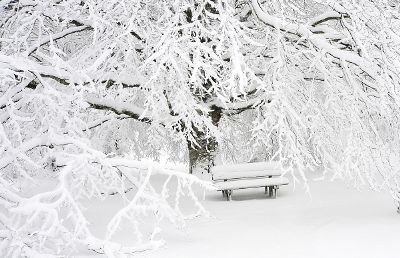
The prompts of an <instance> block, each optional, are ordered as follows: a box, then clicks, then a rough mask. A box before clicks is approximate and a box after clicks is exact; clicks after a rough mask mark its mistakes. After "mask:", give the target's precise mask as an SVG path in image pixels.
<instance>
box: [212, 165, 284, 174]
mask: <svg viewBox="0 0 400 258" xmlns="http://www.w3.org/2000/svg"><path fill="white" fill-rule="evenodd" d="M261 170H281V166H280V163H279V162H255V163H242V164H232V165H219V166H214V167H212V168H211V172H212V173H213V174H214V173H216V174H219V173H224V172H242V171H261Z"/></svg>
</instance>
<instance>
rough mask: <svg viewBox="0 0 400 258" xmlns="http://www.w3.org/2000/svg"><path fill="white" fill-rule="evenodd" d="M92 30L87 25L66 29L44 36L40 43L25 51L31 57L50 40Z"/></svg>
mask: <svg viewBox="0 0 400 258" xmlns="http://www.w3.org/2000/svg"><path fill="white" fill-rule="evenodd" d="M92 29H93V28H92V27H90V26H87V25H83V26H78V27H72V28H68V29H66V30H64V31H61V32H59V33H56V34H53V35H49V36H46V37H45V38H43V39H42V40H41V41H39V42H38V43H37V44H36V45H34V46H32V47H30V48H29V49H27V50H26V52H27V54H28V55H31V54H32V53H33V52H34V51H36V50H37V49H38V48H39V47H41V46H43V45H45V44H47V43H49V42H50V41H52V40H57V39H61V38H64V37H65V36H68V35H70V34H73V33H77V32H81V31H84V30H92Z"/></svg>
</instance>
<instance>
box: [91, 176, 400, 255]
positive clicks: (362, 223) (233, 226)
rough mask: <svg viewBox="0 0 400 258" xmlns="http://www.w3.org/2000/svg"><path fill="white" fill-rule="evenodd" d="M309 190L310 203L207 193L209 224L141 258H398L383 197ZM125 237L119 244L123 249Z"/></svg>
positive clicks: (333, 185) (169, 234)
mask: <svg viewBox="0 0 400 258" xmlns="http://www.w3.org/2000/svg"><path fill="white" fill-rule="evenodd" d="M309 185H310V188H311V196H310V195H308V194H307V193H306V192H305V191H304V188H303V187H302V185H297V186H296V188H295V189H293V184H292V185H289V186H284V187H282V188H281V189H280V190H279V192H278V198H277V199H269V198H268V197H266V196H265V195H264V193H263V189H262V188H258V189H248V190H239V191H234V192H233V201H231V202H227V201H226V200H225V199H223V198H222V195H221V193H220V192H207V193H206V195H205V200H204V201H203V204H204V206H205V207H206V208H207V209H208V211H210V213H211V218H195V219H192V220H189V221H188V222H187V227H186V228H185V229H183V230H182V229H177V228H174V227H172V226H166V227H164V229H163V232H162V236H163V238H164V239H165V240H166V245H165V246H164V247H162V248H161V249H159V250H157V251H153V252H147V253H142V254H139V257H147V258H166V257H171V258H179V257H182V258H189V257H190V258H192V257H193V258H195V257H201V258H205V257H218V258H222V257H230V258H233V257H274V258H281V257H296V258H297V257H307V258H312V257H318V258H320V257H324V258H327V257H332V258H333V257H334V258H338V257H340V258H346V257H349V258H350V257H351V258H356V257H357V258H358V257H359V258H368V257H371V258H377V257H382V258H398V257H400V242H399V232H400V215H399V214H397V213H396V210H395V206H394V204H393V201H392V199H391V197H390V196H389V195H388V194H385V193H377V192H372V191H368V190H363V191H357V190H355V189H354V188H351V187H347V186H346V185H345V184H344V183H343V182H342V181H334V182H331V181H329V180H322V181H313V180H310V182H309ZM188 204H189V202H188ZM113 205H116V206H118V202H115V203H114V204H113ZM184 205H185V204H184ZM104 207H107V209H104V211H103V212H102V213H100V212H95V213H93V214H92V215H91V216H98V217H99V220H101V216H99V214H103V215H104V216H105V217H107V210H110V211H111V210H112V207H109V206H108V204H107V206H103V208H104ZM188 209H189V208H188ZM104 221H105V220H104ZM96 230H97V233H98V234H101V233H102V230H101V229H99V228H98V227H97V228H96V227H94V231H96ZM124 232H125V230H124V229H122V231H121V233H120V234H119V235H118V236H116V239H117V240H118V239H119V240H120V241H121V242H124V243H126V244H128V243H129V239H130V235H129V234H128V233H124ZM126 232H128V231H126Z"/></svg>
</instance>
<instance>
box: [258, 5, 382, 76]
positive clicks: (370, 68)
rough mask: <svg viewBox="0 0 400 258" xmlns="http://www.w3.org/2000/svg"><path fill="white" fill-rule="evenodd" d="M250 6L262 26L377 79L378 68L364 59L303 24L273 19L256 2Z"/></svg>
mask: <svg viewBox="0 0 400 258" xmlns="http://www.w3.org/2000/svg"><path fill="white" fill-rule="evenodd" d="M252 6H253V10H254V13H255V14H256V16H257V17H258V19H260V21H261V22H263V23H264V24H266V25H268V26H271V27H274V28H276V29H278V30H281V31H284V32H287V33H290V34H294V35H297V36H299V37H300V38H303V39H306V40H308V41H310V42H311V43H312V44H313V45H314V46H315V47H316V48H318V49H320V50H323V51H325V52H327V53H328V54H330V55H331V56H333V57H334V58H337V59H339V60H343V61H345V62H348V63H351V64H354V65H356V66H358V67H359V68H360V69H361V70H362V71H364V72H365V73H366V74H368V75H369V76H370V77H371V78H376V77H377V74H378V72H377V71H378V68H377V67H376V66H375V65H374V64H373V63H371V62H370V61H368V60H366V59H365V58H362V57H360V56H359V55H357V54H356V53H354V52H353V51H347V50H342V49H339V48H337V47H335V46H333V45H332V44H330V43H329V42H328V41H327V40H326V38H324V37H323V36H322V35H320V34H315V33H313V32H312V31H311V30H310V29H309V28H308V26H307V25H305V24H294V23H290V22H287V21H284V20H281V19H279V18H277V17H274V16H272V15H269V14H268V13H267V12H265V11H264V10H263V9H262V8H261V6H260V4H259V3H258V0H252Z"/></svg>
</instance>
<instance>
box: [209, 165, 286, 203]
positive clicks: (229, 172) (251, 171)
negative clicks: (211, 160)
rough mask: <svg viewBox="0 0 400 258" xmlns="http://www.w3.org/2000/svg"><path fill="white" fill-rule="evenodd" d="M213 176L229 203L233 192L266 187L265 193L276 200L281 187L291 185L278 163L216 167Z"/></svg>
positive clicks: (212, 172)
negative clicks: (283, 175)
mask: <svg viewBox="0 0 400 258" xmlns="http://www.w3.org/2000/svg"><path fill="white" fill-rule="evenodd" d="M211 174H212V179H213V183H214V186H216V187H217V189H218V191H222V196H223V197H226V199H227V200H228V201H230V200H231V199H232V191H233V190H238V189H247V188H257V187H265V193H266V194H268V195H269V196H270V197H271V198H276V191H277V189H278V188H279V186H281V185H287V184H289V180H288V179H287V178H286V177H282V170H281V169H280V166H279V163H276V162H258V163H246V164H235V165H223V166H214V167H212V168H211Z"/></svg>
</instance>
